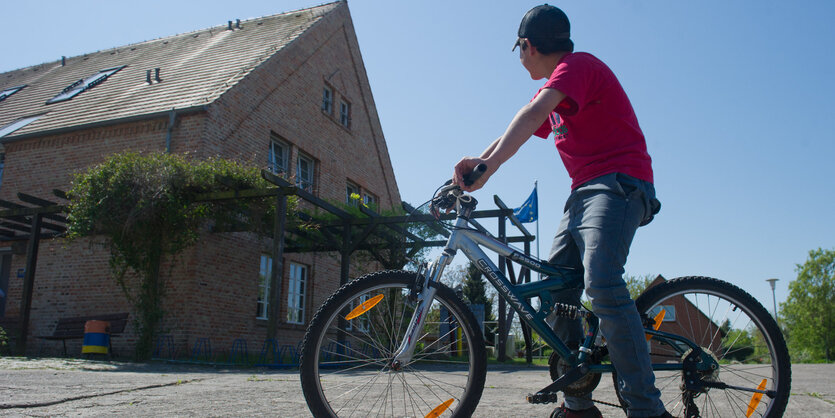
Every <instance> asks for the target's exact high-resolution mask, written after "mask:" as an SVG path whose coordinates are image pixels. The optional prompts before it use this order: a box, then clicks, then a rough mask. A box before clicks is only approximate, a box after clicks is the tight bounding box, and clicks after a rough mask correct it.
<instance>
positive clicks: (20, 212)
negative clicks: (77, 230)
mask: <svg viewBox="0 0 835 418" xmlns="http://www.w3.org/2000/svg"><path fill="white" fill-rule="evenodd" d="M0 206H2V204H0ZM66 211H67V207H66V206H64V205H55V206H43V207H39V208H27V207H23V206H21V207H20V208H16V209H7V210H0V218H10V217H13V216H32V215H35V214H41V215H48V214H54V213H60V212H66Z"/></svg>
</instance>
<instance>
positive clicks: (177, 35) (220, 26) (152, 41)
mask: <svg viewBox="0 0 835 418" xmlns="http://www.w3.org/2000/svg"><path fill="white" fill-rule="evenodd" d="M345 2H346V1H345V0H336V1H332V2H328V3H322V4H319V5H316V6H312V7H307V8H304V9H298V10H291V11H287V12H281V13H276V14H271V15H265V16H260V17H250V18H247V19H241V23H245V22H255V21H258V20H266V19H271V18H277V17H280V16H284V15H289V14H293V13H299V12H306V11H312V10H314V9H320V8H324V7H325V6H330V5H333V4H336V3H345ZM218 28H223V29H222V30H228V29H227V25H216V26H210V27H207V28H201V29H195V30H192V31H189V32H182V33H177V34H174V35H168V36H162V37H159V38H153V39H146V40H144V41H138V42H134V43H129V44H126V45H119V46H114V47H111V48H105V49H100V50H98V51H91V52H86V53H83V54H80V55H74V56H71V57H62V59H65V60H67V61H69V60H71V59H77V58H84V57H87V56H90V55H94V54H102V53H107V52H113V51H116V52H119V51H120V50H124V49H125V48H136V47H138V46H140V45H146V44H150V43H154V42H159V41H164V40H167V39H173V38H181V37H186V36H189V35H194V34H198V33H203V32H210V33H213V30H214V29H218ZM62 59H57V60H54V61H46V62H42V63H40V64H32V65H29V66H26V67H21V68H17V69H13V70H9V71H4V72H0V74H8V73H13V72H18V71H25V70H29V69H33V68H43V67H45V66H47V65H51V64H56V63H59V64H60V63H61V61H62Z"/></svg>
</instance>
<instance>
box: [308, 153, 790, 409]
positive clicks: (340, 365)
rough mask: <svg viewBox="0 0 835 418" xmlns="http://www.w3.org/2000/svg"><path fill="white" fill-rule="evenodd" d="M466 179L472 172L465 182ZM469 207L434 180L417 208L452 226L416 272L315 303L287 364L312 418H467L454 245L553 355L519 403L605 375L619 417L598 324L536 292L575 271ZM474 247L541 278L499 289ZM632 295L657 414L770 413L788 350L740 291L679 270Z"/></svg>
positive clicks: (576, 278)
mask: <svg viewBox="0 0 835 418" xmlns="http://www.w3.org/2000/svg"><path fill="white" fill-rule="evenodd" d="M483 169H484V167H479V168H478V170H480V171H481V172H483ZM478 175H480V173H478V172H476V171H474V174H472V175H471V179H470V180H471V181H474V180H475V178H476V177H477V176H478ZM476 205H477V201H476V199H475V198H473V197H472V196H471V195H469V194H467V193H464V192H462V191H461V189H460V188H458V187H457V186H455V185H453V184H451V182H447V184H445V185H444V186H442V187H441V188H439V191H437V192H436V194H435V196H434V197H433V199H432V200H431V204H430V208H432V210H433V212H434V213H436V214H437V213H438V210H444V209H447V208H449V209H452V210H454V211H455V212H456V220H455V225H454V227H453V228H451V233H450V236H449V238H448V241H447V244H446V247H445V248H444V250H443V253H442V254H441V255H440V256H439V257H438V258H437V259H436V260H435V261H434V262H433V263H431V264H430V265H424V266H422V267H421V268H420V269H419V270H418V271H417V272H406V271H383V272H377V273H372V274H369V275H366V276H364V277H361V278H358V279H355V280H353V281H352V282H350V283H348V284H346V285H344V286H343V287H342V288H341V289H339V290H338V291H337V292H336V293H335V294H333V295H332V296H331V297H330V298H329V299H328V300H327V301H326V302H325V303H324V304H323V305H322V306H321V307H320V309H319V310H318V312H317V313H316V315H315V316H314V317H313V319H312V321H311V323H310V326H309V328H308V330H307V332H306V334H305V337H304V340H303V348H302V350H301V359H300V377H301V384H302V389H303V392H304V396H305V399H306V401H307V404H308V407H309V408H310V411H311V412H312V413H313V415H314V416H316V417H321V416H352V415H358V416H368V415H371V414H373V415H384V416H426V417H438V416H455V417H459V416H461V417H466V416H470V415H472V413H473V412H474V411H475V408H476V406H477V404H478V402H479V400H480V398H481V394H482V390H483V387H484V382H485V375H486V354H485V353H486V350H485V343H484V340H483V336H482V333H481V331H480V330H479V328H478V324H477V322H476V319H475V318H474V316H473V314H472V313H471V311H470V310H469V309H468V308H467V306H466V305H465V304H464V303H463V302H462V301H461V299H460V298H459V297H458V296H457V295H456V293H455V291H453V290H452V289H451V288H449V287H448V286H446V285H444V284H443V283H441V281H440V279H441V276H442V274H443V271H444V268H445V267H446V266H448V265H449V264H450V262H451V261H452V259H453V257H454V256H455V255H456V253H457V252H458V251H460V252H462V253H464V255H465V256H466V257H467V258H468V259H469V260H470V261H471V262H473V263H475V264H476V265H477V266H478V267H479V269H480V270H481V271H482V272H483V273H484V275H485V276H486V278H487V280H488V281H489V282H490V283H491V284H492V285H493V286H494V287H495V288H496V290H497V292H498V295H499V297H502V298H504V299H505V300H506V301H507V302H508V304H509V305H510V306H512V307H513V308H514V309H515V310H516V313H517V314H518V315H519V317H520V319H521V320H522V321H524V322H525V323H526V324H527V325H528V326H529V327H530V329H531V330H533V331H534V332H536V333H537V334H538V335H539V336H540V337H541V338H542V339H543V340H544V341H545V343H546V344H547V345H548V346H549V347H551V348H552V349H553V350H554V352H553V354H552V356H551V359H550V360H549V364H550V374H551V379H552V381H553V383H551V384H550V385H548V386H546V387H545V388H542V389H540V390H539V391H537V392H536V393H533V394H529V395H528V396H527V397H526V399H527V401H528V402H531V403H550V402H556V401H557V398H558V396H557V393H558V392H563V393H564V394H568V395H572V396H588V394H590V393H591V392H592V390H593V389H594V388H596V387H597V385H598V384H599V383H600V380H601V375H602V374H605V373H610V374H611V375H612V380H613V383H614V385H615V391H616V393H617V396H618V400H619V405H614V406H620V407H621V408H624V411H625V408H626V404H625V401H623V399H622V398H621V396H620V392H619V385H618V380H617V374H616V371H615V369H614V367H613V366H612V365H611V364H610V363H607V362H606V355H607V347H606V344H605V341H602V339H601V338H598V319H597V318H596V317H595V316H594V313H593V312H591V311H590V310H587V309H586V308H584V307H582V306H580V307H577V306H566V305H561V304H554V303H553V301H552V299H551V296H550V292H551V291H558V290H563V289H569V288H571V289H581V288H583V275H582V272H577V271H573V270H571V269H566V268H562V267H560V266H554V265H549V264H548V263H547V262H545V261H541V260H537V259H534V258H531V257H529V256H527V255H525V254H523V253H522V252H520V251H519V250H516V249H514V248H513V247H510V246H508V245H506V244H504V243H502V242H501V241H499V240H496V239H494V238H492V237H490V236H489V235H487V234H484V233H482V232H479V231H478V230H476V229H472V228H469V227H468V222H469V216H470V215H471V214H472V212H473V211H474V210H475V207H476ZM481 247H485V248H487V249H489V250H491V251H493V252H494V253H497V254H499V255H502V256H504V257H507V258H508V259H510V260H513V261H514V262H516V263H519V264H521V265H522V266H524V267H527V268H529V269H530V270H532V271H537V272H540V273H542V274H543V275H545V276H547V277H549V279H548V280H540V281H535V282H531V283H521V284H515V285H513V284H511V283H510V281H509V280H508V279H507V278H506V277H505V276H504V275H503V274H502V273H501V272H500V271H499V269H498V268H497V267H496V266H495V264H494V263H493V262H492V261H491V260H490V259H489V258H488V257H487V255H486V254H485V253H484V251H483V250H482V248H481ZM537 298H538V300H539V307H538V308H534V306H533V305H532V303H531V302H532V300H533V299H537ZM635 303H636V305H637V307H638V311H639V313H641V315H642V319H643V321H644V324H645V328H646V330H645V331H646V336H647V343H648V344H650V351H651V356H652V359H653V370H654V371H655V374H656V386H657V387H658V388H659V389H660V390H661V393H662V401H663V402H664V403H665V405H666V407H667V410H668V411H669V412H671V413H672V414H673V415H675V416H686V417H698V416H716V417H723V418H727V417H733V416H746V417H748V416H752V415H757V416H763V417H778V416H782V414H783V412H784V410H785V408H786V404H787V402H788V396H789V390H790V385H791V370H790V362H789V356H788V350H787V348H786V344H785V341H784V339H783V336H782V334H781V333H780V330H779V328H778V327H777V323H776V321H775V320H774V318H772V317H771V315H769V313H768V311H766V310H765V308H763V307H762V305H761V304H760V303H759V302H757V301H756V300H755V299H754V298H753V297H751V296H750V295H748V294H747V293H746V292H745V291H743V290H742V289H740V288H738V287H736V286H734V285H732V284H730V283H726V282H723V281H720V280H717V279H711V278H707V277H684V278H677V279H672V280H670V281H667V282H664V283H661V284H658V285H656V286H653V287H651V288H649V289H648V290H647V291H646V292H644V293H643V294H642V295H640V296H639V297H638V298H637V299H636V300H635ZM557 316H561V317H568V318H575V319H577V318H579V319H581V320H582V321H583V323H584V329H585V330H586V337H585V341H584V342H583V343H582V345H581V346H580V347H579V350H577V351H572V350H571V349H569V347H568V346H566V344H565V343H564V342H563V341H561V340H560V339H559V338H558V337H557V335H556V334H555V333H554V331H553V330H552V329H551V326H549V324H548V323H549V322H552V321H553V318H555V317H557ZM596 402H600V401H596ZM603 403H605V402H603Z"/></svg>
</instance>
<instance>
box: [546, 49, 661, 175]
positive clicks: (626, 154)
mask: <svg viewBox="0 0 835 418" xmlns="http://www.w3.org/2000/svg"><path fill="white" fill-rule="evenodd" d="M547 88H552V89H556V90H559V91H561V92H562V93H564V94H565V95H566V96H567V97H566V98H565V99H564V100H563V101H562V102H560V104H559V105H558V106H557V107H556V108H555V109H554V112H552V113H551V114H550V115H549V117H548V120H546V121H545V122H544V123H543V124H542V126H541V127H539V129H537V130H536V132H535V133H534V134H535V135H536V136H538V137H540V138H547V137H548V134H549V133H550V132H553V133H554V143H555V144H556V146H557V151H559V153H560V157H561V158H562V161H563V164H565V168H566V170H568V175H569V176H571V188H572V189H575V188H577V187H578V186H580V185H582V184H583V183H585V182H587V181H589V180H592V179H594V178H597V177H600V176H602V175H604V174H610V173H623V174H627V175H630V176H632V177H635V178H638V179H641V180H645V181H648V182H650V183H652V182H653V177H652V159H651V158H650V156H649V153H647V144H646V141H645V140H644V134H643V132H641V127H640V126H638V118H637V117H636V116H635V111H634V110H633V109H632V104H631V103H630V102H629V98H628V97H626V92H624V91H623V87H621V85H620V82H618V79H617V77H615V74H614V73H612V70H611V69H609V67H608V66H606V64H604V63H603V61H600V60H599V59H597V58H596V57H595V56H593V55H591V54H588V53H585V52H577V53H571V54H568V55H566V56H565V57H563V58H562V59H561V60H560V62H559V64H557V68H555V69H554V72H553V73H552V74H551V78H550V79H548V82H546V83H545V85H544V86H543V87H542V89H547ZM542 89H539V91H542ZM537 94H539V92H537Z"/></svg>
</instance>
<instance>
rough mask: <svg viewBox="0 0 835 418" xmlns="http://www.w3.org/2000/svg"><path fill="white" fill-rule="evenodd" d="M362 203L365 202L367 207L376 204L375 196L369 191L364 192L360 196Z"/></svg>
mask: <svg viewBox="0 0 835 418" xmlns="http://www.w3.org/2000/svg"><path fill="white" fill-rule="evenodd" d="M362 203H364V204H365V206H367V207H372V206H376V205H377V196H374V195H373V194H371V193H368V192H365V195H363V196H362Z"/></svg>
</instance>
